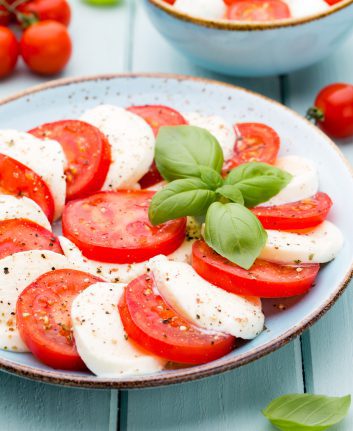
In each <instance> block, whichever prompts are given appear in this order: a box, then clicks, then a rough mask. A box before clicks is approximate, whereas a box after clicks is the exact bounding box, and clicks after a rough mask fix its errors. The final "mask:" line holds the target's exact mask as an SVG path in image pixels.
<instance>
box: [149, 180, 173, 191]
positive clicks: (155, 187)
mask: <svg viewBox="0 0 353 431" xmlns="http://www.w3.org/2000/svg"><path fill="white" fill-rule="evenodd" d="M167 184H168V183H167V182H166V181H161V182H160V183H157V184H153V186H151V187H148V188H147V189H146V190H151V191H152V192H159V191H161V190H163V189H164V187H165V186H166V185H167Z"/></svg>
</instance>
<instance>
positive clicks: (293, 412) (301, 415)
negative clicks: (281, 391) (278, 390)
mask: <svg viewBox="0 0 353 431" xmlns="http://www.w3.org/2000/svg"><path fill="white" fill-rule="evenodd" d="M350 405H351V396H350V395H347V396H345V397H326V396H323V395H310V394H289V395H284V396H282V397H279V398H276V399H275V400H273V401H271V403H270V404H269V405H268V406H267V407H266V409H265V410H263V411H262V413H263V414H264V416H266V418H267V419H268V420H269V421H270V422H271V423H272V424H273V425H274V426H276V427H277V428H278V429H279V430H281V431H309V430H310V431H323V430H326V429H328V428H330V427H332V426H333V425H335V424H337V423H338V422H341V420H342V419H343V418H344V417H345V416H346V415H347V413H348V411H349V407H350Z"/></svg>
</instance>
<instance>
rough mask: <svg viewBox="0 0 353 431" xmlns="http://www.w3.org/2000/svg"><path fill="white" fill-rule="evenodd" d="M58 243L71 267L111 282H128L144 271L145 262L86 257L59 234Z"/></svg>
mask: <svg viewBox="0 0 353 431" xmlns="http://www.w3.org/2000/svg"><path fill="white" fill-rule="evenodd" d="M59 240H60V245H61V248H62V249H63V252H64V254H65V256H66V257H67V258H68V260H69V261H70V263H71V264H72V265H73V267H74V268H75V269H77V270H80V271H85V272H88V273H90V274H93V275H96V276H98V277H101V278H103V279H104V280H107V281H110V282H112V283H119V282H120V283H129V282H130V281H131V280H133V279H134V278H136V277H138V276H140V275H142V274H143V273H145V272H146V268H147V267H146V263H147V262H139V263H129V264H127V263H125V264H117V263H116V264H114V263H105V262H99V261H96V260H92V259H87V258H86V257H85V256H83V254H82V252H81V250H80V249H79V248H78V247H77V246H76V245H75V244H74V243H73V242H71V241H70V240H69V239H67V238H65V237H63V236H59Z"/></svg>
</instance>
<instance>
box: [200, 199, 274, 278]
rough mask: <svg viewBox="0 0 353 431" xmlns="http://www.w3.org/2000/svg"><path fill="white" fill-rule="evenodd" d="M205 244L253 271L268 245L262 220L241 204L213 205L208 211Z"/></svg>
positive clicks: (218, 203) (216, 203)
mask: <svg viewBox="0 0 353 431" xmlns="http://www.w3.org/2000/svg"><path fill="white" fill-rule="evenodd" d="M205 241H206V242H207V244H208V245H209V246H210V247H211V248H213V249H214V250H215V251H216V252H217V253H219V254H220V255H221V256H223V257H225V258H227V259H228V260H230V261H231V262H234V263H236V264H237V265H239V266H240V267H242V268H245V269H249V268H250V267H251V266H252V264H253V263H254V261H255V259H256V258H257V257H258V256H259V254H260V253H261V250H262V249H263V247H264V246H265V244H266V241H267V233H266V231H265V230H264V228H263V227H262V225H261V223H260V221H259V220H258V218H257V217H256V216H255V215H254V214H253V213H252V212H251V211H250V210H248V209H247V208H245V207H244V206H243V205H240V204H237V203H227V204H222V203H220V202H215V203H213V204H212V205H211V206H210V207H209V208H208V211H207V214H206V222H205Z"/></svg>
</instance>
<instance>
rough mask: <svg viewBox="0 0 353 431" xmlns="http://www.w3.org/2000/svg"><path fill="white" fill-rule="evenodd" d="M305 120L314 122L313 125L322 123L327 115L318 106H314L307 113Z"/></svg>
mask: <svg viewBox="0 0 353 431" xmlns="http://www.w3.org/2000/svg"><path fill="white" fill-rule="evenodd" d="M305 118H306V119H308V120H309V121H312V122H313V123H315V124H317V123H321V122H322V121H324V119H325V114H324V113H323V111H322V110H321V109H319V108H317V107H316V106H312V107H311V108H309V109H308V110H307V111H306V115H305Z"/></svg>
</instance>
